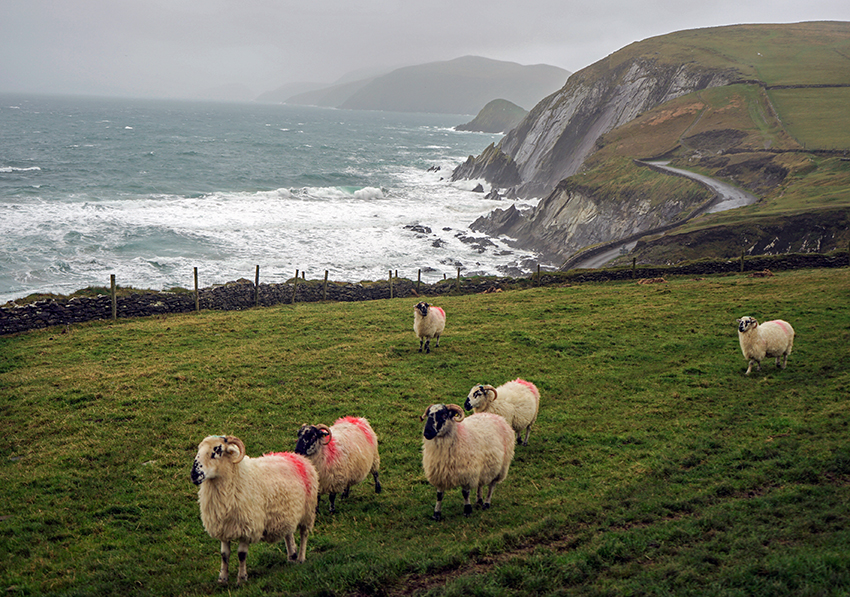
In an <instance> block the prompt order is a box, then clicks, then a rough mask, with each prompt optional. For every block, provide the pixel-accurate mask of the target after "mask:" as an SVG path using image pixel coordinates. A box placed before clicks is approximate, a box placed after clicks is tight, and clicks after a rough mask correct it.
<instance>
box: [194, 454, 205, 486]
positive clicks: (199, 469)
mask: <svg viewBox="0 0 850 597" xmlns="http://www.w3.org/2000/svg"><path fill="white" fill-rule="evenodd" d="M204 477H205V475H204V467H203V466H202V465H201V463H200V462H198V459H197V458H195V462H194V464H192V483H194V484H195V485H200V484H201V483H203V482H204Z"/></svg>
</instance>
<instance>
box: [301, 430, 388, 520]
mask: <svg viewBox="0 0 850 597" xmlns="http://www.w3.org/2000/svg"><path fill="white" fill-rule="evenodd" d="M295 453H296V454H301V455H303V456H306V457H307V458H308V459H309V460H310V462H312V463H313V466H315V467H316V472H317V473H318V474H319V494H320V495H321V494H325V493H327V494H329V495H330V502H331V505H330V513H331V514H333V513H334V512H336V507H335V501H336V494H337V493H340V492H342V497H348V489H349V488H350V487H351V486H352V485H356V484H357V483H360V482H361V481H362V480H363V479H365V478H366V475H367V474H368V473H372V478H373V479H374V480H375V493H381V482H380V481H379V480H378V469H379V468H380V466H381V457H380V455H379V454H378V436H377V435H375V432H374V431H373V430H372V427H371V426H370V425H369V421H367V420H366V419H364V418H361V417H342V418H339V419H337V420H336V421H335V422H334V424H333V426H332V427H330V428H329V427H328V426H327V425H307V424H306V423H305V424H304V425H302V426H301V429H299V430H298V441H297V443H296V445H295Z"/></svg>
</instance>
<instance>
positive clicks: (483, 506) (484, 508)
mask: <svg viewBox="0 0 850 597" xmlns="http://www.w3.org/2000/svg"><path fill="white" fill-rule="evenodd" d="M481 509H482V510H489V509H490V504H489V502H484V503H483V504H481Z"/></svg>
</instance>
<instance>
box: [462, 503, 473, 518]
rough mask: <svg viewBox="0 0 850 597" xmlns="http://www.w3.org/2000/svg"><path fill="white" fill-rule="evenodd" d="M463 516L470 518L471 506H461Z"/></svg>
mask: <svg viewBox="0 0 850 597" xmlns="http://www.w3.org/2000/svg"><path fill="white" fill-rule="evenodd" d="M463 515H464V516H472V504H464V505H463Z"/></svg>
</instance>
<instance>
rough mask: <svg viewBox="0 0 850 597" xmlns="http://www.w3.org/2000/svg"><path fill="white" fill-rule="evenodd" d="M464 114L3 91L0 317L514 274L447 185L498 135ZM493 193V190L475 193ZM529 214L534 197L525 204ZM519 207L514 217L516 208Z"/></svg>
mask: <svg viewBox="0 0 850 597" xmlns="http://www.w3.org/2000/svg"><path fill="white" fill-rule="evenodd" d="M470 119H471V116H468V115H445V114H402V113H387V112H366V111H344V110H333V109H324V108H311V107H301V106H286V105H264V104H225V103H198V102H187V101H162V100H131V99H95V98H67V97H65V98H63V97H23V96H1V95H0V304H2V303H4V302H6V301H8V300H12V299H16V298H21V297H25V296H27V295H29V294H32V293H57V294H70V293H71V292H73V291H75V290H79V289H82V288H86V287H89V286H108V285H109V281H110V275H112V274H114V275H115V277H116V283H117V284H118V285H120V286H124V287H129V286H131V287H134V288H139V289H148V288H150V289H155V290H167V289H170V288H173V287H183V288H192V287H193V286H194V277H193V271H194V268H196V267H197V268H198V276H199V284H200V285H201V286H202V287H206V286H211V285H214V284H221V283H225V282H228V281H231V280H237V279H239V278H247V279H249V280H252V281H253V280H254V276H255V272H256V267H257V266H260V281H261V283H277V282H283V281H285V280H288V279H290V278H292V277H293V276H294V275H295V272H296V270H299V271H301V272H304V274H305V275H306V276H307V278H308V279H310V278H313V279H321V278H323V277H324V272H325V270H327V271H328V277H329V279H331V280H334V281H349V282H358V281H362V280H378V279H385V278H386V277H387V276H388V273H389V272H390V271H393V272H394V273H395V271H398V275H399V276H402V277H408V278H412V279H416V276H417V272H418V271H420V270H421V271H422V280H423V281H425V282H434V281H436V280H438V279H442V278H443V277H444V276H448V277H453V276H455V275H457V270H458V268H460V269H461V273H462V274H463V275H504V274H509V275H517V274H518V273H521V272H523V271H524V268H527V264H528V263H531V262H533V260H534V259H536V256H535V255H534V254H533V253H529V252H523V251H518V250H515V249H512V248H510V247H508V246H507V245H506V244H505V243H504V242H503V240H502V239H489V238H487V237H486V236H484V235H481V234H476V233H473V232H472V231H471V230H470V229H469V228H468V226H469V224H470V223H471V222H472V221H473V220H475V219H476V218H477V217H478V216H480V215H483V214H486V213H488V212H490V211H491V210H493V209H495V208H505V207H507V206H508V205H509V203H507V202H506V201H500V200H493V199H486V198H485V195H484V194H483V193H475V192H472V188H473V186H474V185H475V184H476V183H477V182H479V181H462V182H457V183H451V182H449V180H448V179H449V177H450V176H451V171H452V170H453V169H454V168H455V167H456V166H457V165H458V164H460V163H461V162H462V161H464V160H465V159H466V158H467V157H468V156H469V155H473V154H474V155H477V154H479V153H481V151H482V150H483V149H484V148H485V147H487V145H489V144H490V143H493V142H497V141H498V140H499V139H500V138H501V135H491V134H484V133H469V132H458V131H455V130H454V129H453V127H454V126H455V125H457V124H460V123H463V122H467V121H469V120H470ZM485 190H488V189H487V187H486V184H485ZM528 205H529V206H531V205H533V201H532V202H529V203H528ZM520 207H522V206H520Z"/></svg>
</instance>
